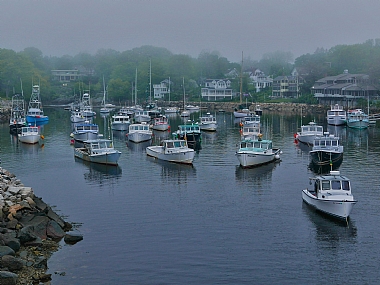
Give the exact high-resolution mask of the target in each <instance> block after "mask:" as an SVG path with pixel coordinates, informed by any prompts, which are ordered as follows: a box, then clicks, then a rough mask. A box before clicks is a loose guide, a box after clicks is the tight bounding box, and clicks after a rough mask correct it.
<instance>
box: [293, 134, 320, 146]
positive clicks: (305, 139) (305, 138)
mask: <svg viewBox="0 0 380 285" xmlns="http://www.w3.org/2000/svg"><path fill="white" fill-rule="evenodd" d="M315 136H316V135H314V134H308V135H300V134H298V135H297V137H296V138H297V140H299V141H300V142H302V143H305V144H308V145H313V143H314V139H315Z"/></svg>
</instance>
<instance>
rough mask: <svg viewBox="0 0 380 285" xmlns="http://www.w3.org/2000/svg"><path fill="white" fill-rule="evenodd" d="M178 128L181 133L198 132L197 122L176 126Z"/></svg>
mask: <svg viewBox="0 0 380 285" xmlns="http://www.w3.org/2000/svg"><path fill="white" fill-rule="evenodd" d="M178 130H179V131H180V132H181V133H182V132H183V133H193V132H200V131H201V130H200V128H199V125H198V124H191V125H180V126H178Z"/></svg>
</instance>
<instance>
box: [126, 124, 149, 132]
mask: <svg viewBox="0 0 380 285" xmlns="http://www.w3.org/2000/svg"><path fill="white" fill-rule="evenodd" d="M129 130H131V131H149V125H147V124H143V123H141V124H132V125H129Z"/></svg>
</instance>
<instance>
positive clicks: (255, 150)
mask: <svg viewBox="0 0 380 285" xmlns="http://www.w3.org/2000/svg"><path fill="white" fill-rule="evenodd" d="M280 154H281V150H280V149H278V148H272V141H271V140H262V139H261V136H259V137H258V138H257V139H252V138H248V139H243V140H242V141H241V142H240V145H239V150H238V151H237V152H236V156H237V158H238V160H239V162H240V165H241V167H243V168H246V167H254V166H259V165H262V164H266V163H269V162H272V161H275V160H279V159H280Z"/></svg>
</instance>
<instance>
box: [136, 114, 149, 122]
mask: <svg viewBox="0 0 380 285" xmlns="http://www.w3.org/2000/svg"><path fill="white" fill-rule="evenodd" d="M150 120H151V118H150V116H141V115H135V122H136V123H143V122H145V123H148V122H150Z"/></svg>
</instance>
